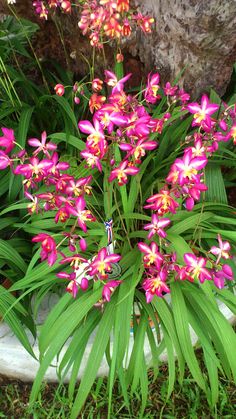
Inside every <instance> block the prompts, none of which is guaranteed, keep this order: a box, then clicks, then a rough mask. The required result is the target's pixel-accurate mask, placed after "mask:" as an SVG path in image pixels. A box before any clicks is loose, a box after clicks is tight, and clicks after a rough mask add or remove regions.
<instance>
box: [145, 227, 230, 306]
mask: <svg viewBox="0 0 236 419" xmlns="http://www.w3.org/2000/svg"><path fill="white" fill-rule="evenodd" d="M218 242H219V247H216V246H213V247H212V248H211V249H210V251H209V253H212V254H213V255H217V256H218V258H217V260H216V261H214V260H213V259H212V258H211V257H210V256H209V257H202V256H196V255H195V254H194V253H185V254H184V262H185V265H184V266H182V265H180V264H179V263H177V261H176V254H175V253H171V254H164V253H162V252H161V247H158V245H157V243H156V242H151V243H150V245H148V244H146V243H144V242H139V243H138V248H139V250H140V251H141V252H142V253H144V256H143V264H144V268H145V278H144V280H143V283H142V288H143V290H144V291H145V294H146V300H147V302H148V303H149V302H150V301H152V299H153V297H154V295H157V296H158V297H163V295H165V294H167V293H169V292H170V288H169V286H168V280H169V281H171V280H173V279H175V280H188V281H190V282H194V280H197V281H199V282H200V283H203V282H205V281H206V280H208V281H213V282H214V284H215V286H216V287H217V288H219V289H222V288H223V287H224V285H225V280H232V279H233V272H232V269H231V267H230V266H229V265H227V264H225V263H222V262H221V259H229V258H230V254H229V251H230V244H229V243H228V242H223V241H222V238H221V236H220V235H218Z"/></svg>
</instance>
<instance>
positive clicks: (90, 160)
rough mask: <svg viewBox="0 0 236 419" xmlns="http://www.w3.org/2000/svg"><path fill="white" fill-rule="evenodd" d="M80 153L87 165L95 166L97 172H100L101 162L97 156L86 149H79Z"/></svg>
mask: <svg viewBox="0 0 236 419" xmlns="http://www.w3.org/2000/svg"><path fill="white" fill-rule="evenodd" d="M80 155H81V156H82V157H83V158H84V159H85V160H86V163H87V165H88V167H91V168H92V169H93V168H94V167H97V169H98V170H99V172H102V163H101V160H100V158H99V157H97V156H95V155H94V154H92V153H90V152H89V151H88V150H83V151H81V153H80Z"/></svg>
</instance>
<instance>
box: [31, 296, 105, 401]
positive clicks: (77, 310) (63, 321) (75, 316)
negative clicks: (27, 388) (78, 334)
mask: <svg viewBox="0 0 236 419" xmlns="http://www.w3.org/2000/svg"><path fill="white" fill-rule="evenodd" d="M100 297H101V289H100V290H97V291H92V293H86V295H83V296H81V297H80V298H78V299H77V300H75V301H74V302H73V303H72V304H71V305H70V306H69V307H68V308H67V309H66V310H65V311H64V312H63V313H62V314H61V315H60V316H59V317H58V319H57V320H56V322H55V323H54V327H53V332H54V333H52V339H53V340H52V341H51V342H50V346H49V348H48V350H47V352H46V354H45V355H44V356H43V357H42V360H41V364H40V367H39V370H38V373H37V375H36V378H35V381H34V384H33V387H32V392H31V395H30V403H31V404H32V403H34V401H35V400H36V399H37V395H38V393H39V390H40V386H41V383H42V380H43V377H44V375H45V373H46V371H47V369H48V367H49V366H50V364H51V362H52V361H53V359H54V357H55V356H56V355H57V354H58V353H59V352H60V350H61V348H62V346H63V345H64V344H65V342H66V341H67V339H68V338H69V337H70V336H71V334H72V333H73V331H74V330H75V328H76V327H77V326H78V325H79V324H80V322H81V321H82V320H83V319H84V318H85V316H86V314H87V313H88V311H89V310H90V309H91V308H92V307H93V305H94V304H95V303H96V302H97V301H98V300H99V298H100ZM109 307H110V305H109ZM42 330H43V329H42ZM47 330H48V329H47ZM48 332H51V330H48ZM39 341H40V336H39ZM95 374H96V373H95Z"/></svg>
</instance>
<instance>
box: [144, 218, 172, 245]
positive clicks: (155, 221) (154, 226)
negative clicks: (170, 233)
mask: <svg viewBox="0 0 236 419" xmlns="http://www.w3.org/2000/svg"><path fill="white" fill-rule="evenodd" d="M170 223H171V221H170V219H169V218H159V217H158V216H157V215H156V214H153V215H152V222H151V223H150V224H146V225H145V226H144V230H150V232H149V233H148V236H147V238H148V239H151V238H152V237H153V236H154V235H155V234H157V235H158V236H159V237H161V238H165V237H166V232H165V231H164V230H163V228H165V227H167V226H168V225H169V224H170Z"/></svg>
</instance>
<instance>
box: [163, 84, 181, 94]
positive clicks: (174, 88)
mask: <svg viewBox="0 0 236 419" xmlns="http://www.w3.org/2000/svg"><path fill="white" fill-rule="evenodd" d="M177 90H178V86H171V84H170V82H169V81H168V82H167V83H166V85H165V87H164V93H165V95H166V96H174V95H175V93H176V92H177Z"/></svg>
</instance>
